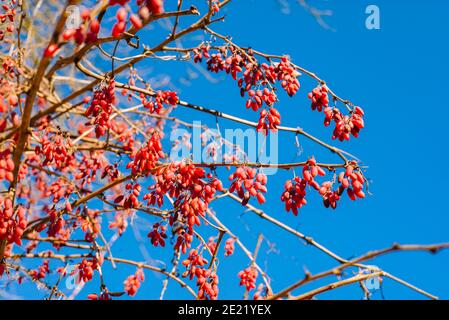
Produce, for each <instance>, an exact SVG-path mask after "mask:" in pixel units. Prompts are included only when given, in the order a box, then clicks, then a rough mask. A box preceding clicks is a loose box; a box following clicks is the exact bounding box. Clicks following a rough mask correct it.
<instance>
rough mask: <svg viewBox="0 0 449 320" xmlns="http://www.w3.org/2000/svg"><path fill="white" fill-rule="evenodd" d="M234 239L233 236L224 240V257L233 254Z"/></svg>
mask: <svg viewBox="0 0 449 320" xmlns="http://www.w3.org/2000/svg"><path fill="white" fill-rule="evenodd" d="M234 244H235V240H234V239H233V238H229V239H228V240H226V242H225V254H224V255H225V257H228V256H230V255H232V254H234V250H235V246H234Z"/></svg>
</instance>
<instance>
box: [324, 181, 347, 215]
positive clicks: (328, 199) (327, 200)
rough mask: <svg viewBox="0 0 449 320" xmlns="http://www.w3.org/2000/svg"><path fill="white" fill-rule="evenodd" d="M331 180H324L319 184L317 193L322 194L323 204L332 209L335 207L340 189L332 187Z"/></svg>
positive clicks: (339, 195)
mask: <svg viewBox="0 0 449 320" xmlns="http://www.w3.org/2000/svg"><path fill="white" fill-rule="evenodd" d="M332 185H333V183H332V181H325V182H323V183H322V184H321V187H320V190H319V193H320V195H322V196H323V204H324V206H325V207H326V208H329V207H331V208H332V209H336V208H337V202H338V200H340V198H341V192H342V189H341V188H338V189H337V190H333V189H332Z"/></svg>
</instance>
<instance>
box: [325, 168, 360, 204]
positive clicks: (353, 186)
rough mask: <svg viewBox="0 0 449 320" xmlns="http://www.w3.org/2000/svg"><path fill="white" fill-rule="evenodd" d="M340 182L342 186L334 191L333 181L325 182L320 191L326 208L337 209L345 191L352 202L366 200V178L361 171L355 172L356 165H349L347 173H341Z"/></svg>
mask: <svg viewBox="0 0 449 320" xmlns="http://www.w3.org/2000/svg"><path fill="white" fill-rule="evenodd" d="M338 182H339V183H340V185H339V187H338V188H337V189H336V190H332V185H333V182H332V181H326V182H324V183H323V184H322V186H321V188H320V190H319V192H320V194H321V195H322V196H323V203H324V206H325V207H326V208H329V207H331V208H333V209H335V208H336V207H337V201H338V200H340V198H341V195H342V194H343V192H344V191H345V190H346V191H347V194H348V197H349V198H350V199H351V200H356V199H357V198H360V199H363V198H365V193H364V192H363V188H364V186H363V185H364V182H365V178H364V177H363V174H362V173H361V171H360V170H358V171H356V170H355V163H354V165H353V164H349V165H348V166H347V167H346V170H345V171H343V172H340V174H339V175H338Z"/></svg>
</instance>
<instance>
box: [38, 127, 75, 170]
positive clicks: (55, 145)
mask: <svg viewBox="0 0 449 320" xmlns="http://www.w3.org/2000/svg"><path fill="white" fill-rule="evenodd" d="M66 144H67V145H68V146H69V147H70V146H71V143H70V140H68V141H65V140H64V139H63V138H62V137H61V136H60V135H56V136H54V137H53V138H52V139H51V140H49V139H48V137H46V136H44V137H43V138H42V140H41V145H37V146H36V147H35V148H34V152H35V153H36V155H41V154H42V155H43V156H44V157H45V159H44V161H43V162H42V165H43V166H48V165H55V166H56V167H57V168H65V167H67V166H69V165H70V164H71V163H72V162H73V160H74V156H73V155H72V154H71V153H70V152H69V151H68V150H67V147H66Z"/></svg>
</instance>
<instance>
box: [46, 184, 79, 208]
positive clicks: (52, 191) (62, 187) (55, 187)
mask: <svg viewBox="0 0 449 320" xmlns="http://www.w3.org/2000/svg"><path fill="white" fill-rule="evenodd" d="M74 190H75V186H74V185H73V184H70V183H67V182H64V181H63V180H62V179H57V180H55V181H54V182H53V183H52V184H51V185H50V186H49V187H48V188H46V189H45V190H44V196H45V197H51V196H53V203H58V202H59V200H61V199H63V198H68V197H69V196H70V195H71V194H72V193H73V191H74Z"/></svg>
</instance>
